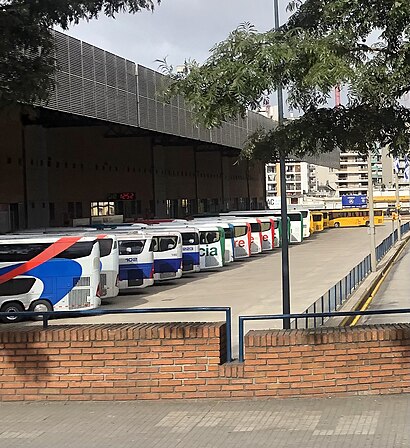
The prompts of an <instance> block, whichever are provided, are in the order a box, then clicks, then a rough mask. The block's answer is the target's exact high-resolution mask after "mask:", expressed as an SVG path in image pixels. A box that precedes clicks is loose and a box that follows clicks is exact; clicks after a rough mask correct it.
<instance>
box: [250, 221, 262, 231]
mask: <svg viewBox="0 0 410 448" xmlns="http://www.w3.org/2000/svg"><path fill="white" fill-rule="evenodd" d="M260 231H261V225H260V224H259V223H258V222H252V223H251V232H260Z"/></svg>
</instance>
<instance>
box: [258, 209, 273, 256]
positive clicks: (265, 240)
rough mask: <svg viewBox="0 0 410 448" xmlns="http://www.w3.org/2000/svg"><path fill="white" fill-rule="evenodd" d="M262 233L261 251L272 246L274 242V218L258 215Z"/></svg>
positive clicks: (267, 249)
mask: <svg viewBox="0 0 410 448" xmlns="http://www.w3.org/2000/svg"><path fill="white" fill-rule="evenodd" d="M258 220H259V222H260V224H261V234H262V251H263V252H265V251H269V250H272V249H273V248H274V244H275V220H274V218H270V217H269V216H266V217H259V218H258Z"/></svg>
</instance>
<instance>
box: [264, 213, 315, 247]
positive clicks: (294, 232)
mask: <svg viewBox="0 0 410 448" xmlns="http://www.w3.org/2000/svg"><path fill="white" fill-rule="evenodd" d="M269 212H270V214H271V215H273V216H277V217H279V218H280V217H281V213H280V211H275V210H269ZM288 218H289V221H290V237H289V243H290V244H295V243H301V242H302V241H303V225H304V223H303V217H302V213H301V212H299V211H293V210H291V211H289V212H288ZM309 226H310V223H309Z"/></svg>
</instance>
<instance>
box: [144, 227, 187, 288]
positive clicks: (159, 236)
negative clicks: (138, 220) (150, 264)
mask: <svg viewBox="0 0 410 448" xmlns="http://www.w3.org/2000/svg"><path fill="white" fill-rule="evenodd" d="M143 233H144V234H146V235H151V236H152V251H153V252H154V280H155V281H163V280H171V279H177V278H181V277H182V236H181V234H180V233H179V232H178V231H176V230H172V229H156V228H150V227H147V228H145V229H144V230H143Z"/></svg>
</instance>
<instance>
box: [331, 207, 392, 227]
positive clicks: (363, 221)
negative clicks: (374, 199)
mask: <svg viewBox="0 0 410 448" xmlns="http://www.w3.org/2000/svg"><path fill="white" fill-rule="evenodd" d="M328 213H329V227H359V226H368V225H369V223H370V221H369V219H370V218H369V209H366V208H349V209H341V210H329V212H328ZM374 224H375V225H381V224H384V211H383V210H375V211H374Z"/></svg>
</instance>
